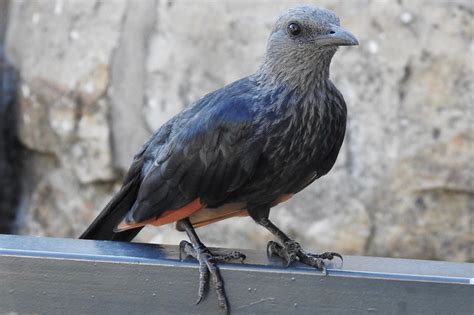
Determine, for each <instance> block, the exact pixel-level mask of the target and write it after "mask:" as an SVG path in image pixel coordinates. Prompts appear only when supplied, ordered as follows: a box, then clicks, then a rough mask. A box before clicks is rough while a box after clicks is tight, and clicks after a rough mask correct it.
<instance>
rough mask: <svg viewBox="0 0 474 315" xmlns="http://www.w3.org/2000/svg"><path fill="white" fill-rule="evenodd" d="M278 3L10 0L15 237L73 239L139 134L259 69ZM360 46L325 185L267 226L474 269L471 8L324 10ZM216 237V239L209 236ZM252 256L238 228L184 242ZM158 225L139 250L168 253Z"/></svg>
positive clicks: (344, 63)
mask: <svg viewBox="0 0 474 315" xmlns="http://www.w3.org/2000/svg"><path fill="white" fill-rule="evenodd" d="M295 4H296V2H291V1H277V2H275V1H256V2H255V1H231V0H228V1H219V2H217V1H185V0H180V1H171V0H170V1H152V0H143V1H130V0H129V1H126V0H121V1H118V0H117V1H61V0H56V1H53V0H47V1H41V2H39V1H34V2H29V1H11V8H10V12H9V25H8V29H7V40H6V45H7V52H8V56H9V58H10V61H11V62H12V63H13V64H14V65H15V67H16V68H17V70H18V71H19V73H20V75H21V84H20V95H19V98H20V101H19V120H20V129H19V130H20V139H21V143H22V144H23V146H24V147H25V148H26V150H27V154H26V157H25V159H26V160H25V164H26V165H27V172H26V173H27V175H26V176H28V177H27V182H28V184H29V185H28V187H26V189H25V193H24V195H25V196H24V200H25V202H24V204H25V207H24V210H23V212H22V213H21V214H22V215H21V216H20V222H19V224H20V225H21V228H22V229H21V232H22V233H27V234H36V235H51V236H61V237H75V236H77V235H78V234H79V233H80V232H81V231H82V230H83V229H84V228H85V227H86V225H87V224H88V223H89V222H90V221H91V220H92V219H93V218H94V217H95V215H96V214H97V213H98V211H100V209H101V208H102V207H103V206H104V205H105V203H106V202H107V201H108V200H109V198H110V196H111V195H112V194H113V193H114V192H115V191H116V190H117V189H118V188H119V185H120V181H121V178H122V176H123V174H124V172H125V170H126V169H127V167H128V165H129V163H130V161H131V157H132V156H133V154H134V152H135V151H137V150H138V149H139V148H140V146H141V144H142V142H143V141H144V140H145V139H146V138H147V137H148V136H149V135H150V133H151V132H152V131H153V130H154V129H155V128H158V127H159V126H160V125H161V124H162V123H164V122H165V121H167V120H168V119H169V118H170V117H171V116H173V115H174V114H176V113H177V112H179V111H180V110H181V109H182V108H184V107H185V106H186V105H188V104H189V103H190V102H192V101H193V100H195V99H196V98H198V97H200V96H202V95H204V94H205V93H207V92H208V91H210V90H213V89H216V88H218V87H221V86H223V85H225V84H226V83H229V82H231V81H233V80H235V79H238V78H240V77H242V76H245V75H248V74H250V73H252V72H253V71H254V70H255V69H256V67H257V66H258V64H259V62H260V60H261V58H262V55H263V52H264V48H265V43H266V39H267V37H268V34H269V31H270V28H271V27H272V25H273V22H274V21H275V19H276V17H277V16H278V14H279V12H281V11H282V10H284V9H285V8H288V7H291V6H294V5H295ZM317 4H318V5H321V6H324V7H327V8H330V9H332V10H334V11H336V12H337V13H338V15H339V16H340V17H341V20H342V24H343V25H344V26H345V27H346V28H347V29H349V30H351V31H352V32H353V33H354V34H355V35H356V36H357V37H358V38H359V40H360V43H361V45H360V46H359V47H354V48H341V49H340V51H339V52H338V54H337V55H336V57H335V58H334V61H333V66H332V78H333V81H334V82H335V84H336V85H337V86H338V87H339V88H340V90H341V91H342V92H343V94H344V96H345V98H346V101H347V103H348V107H349V123H348V131H347V135H346V139H345V143H344V146H343V148H342V150H341V154H340V156H339V159H338V161H337V163H336V165H335V167H334V169H333V170H332V171H331V172H330V174H329V175H327V176H326V177H324V178H322V179H320V180H319V181H317V182H316V183H315V184H313V185H312V186H311V187H309V188H308V189H306V190H305V191H304V192H302V193H300V194H299V195H298V196H296V197H294V198H293V199H292V200H291V201H289V202H287V203H285V204H283V205H280V206H278V207H276V208H275V209H274V210H273V211H272V214H271V217H272V218H273V219H274V220H275V222H276V223H277V225H279V226H280V227H281V228H282V229H284V230H285V231H288V232H289V234H290V235H291V236H292V237H295V238H297V239H298V240H301V242H302V243H303V245H304V246H306V247H307V248H312V249H315V250H316V249H318V250H335V251H340V252H342V253H345V254H368V255H382V256H396V257H412V258H429V259H444V260H457V261H469V260H470V261H472V260H474V252H473V249H472V242H473V240H474V236H473V231H472V229H473V223H474V179H473V178H474V170H473V167H472V161H473V160H474V149H473V148H474V136H473V132H472V131H473V130H472V128H473V127H472V126H474V121H473V120H474V117H473V99H472V96H473V94H472V91H473V88H474V76H473V61H472V60H473V59H472V54H473V52H474V41H473V29H474V27H473V22H472V21H473V16H474V8H473V5H472V2H471V1H469V0H465V1H461V0H460V1H402V0H400V1H384V0H377V1H368V0H356V1H350V2H349V1H329V0H321V1H318V2H317ZM223 231H226V233H223ZM199 233H200V234H201V235H202V238H203V241H205V242H207V244H209V245H219V246H234V247H240V248H253V247H259V248H263V246H264V245H265V243H266V241H267V240H269V239H271V235H270V234H269V233H267V232H266V231H265V230H264V229H262V228H260V227H258V226H257V225H255V224H253V223H252V222H251V219H249V218H242V219H233V220H227V221H222V222H220V223H218V224H215V225H212V226H209V227H204V228H201V229H200V230H199ZM183 236H184V235H182V234H180V233H178V232H176V231H174V229H173V227H172V226H171V225H170V226H165V227H161V228H157V229H147V230H145V231H144V232H143V233H141V235H140V237H139V239H140V240H142V241H153V242H160V243H161V242H163V243H177V242H178V241H179V240H180V239H182V238H183Z"/></svg>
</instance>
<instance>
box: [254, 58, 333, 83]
mask: <svg viewBox="0 0 474 315" xmlns="http://www.w3.org/2000/svg"><path fill="white" fill-rule="evenodd" d="M333 55H334V54H333V53H326V54H321V55H315V56H313V57H312V58H311V59H309V60H308V59H305V60H299V59H297V58H295V59H291V58H288V59H284V60H278V59H274V58H271V57H272V56H268V55H267V56H266V57H265V59H264V62H263V63H262V65H261V66H260V67H259V69H258V71H257V72H256V73H255V75H254V76H255V78H256V80H257V82H258V83H259V84H261V85H263V86H278V85H284V86H287V87H289V88H290V89H292V90H293V89H296V90H301V91H308V89H314V88H317V87H318V86H323V85H326V84H327V83H328V82H329V68H330V64H331V59H332V57H333Z"/></svg>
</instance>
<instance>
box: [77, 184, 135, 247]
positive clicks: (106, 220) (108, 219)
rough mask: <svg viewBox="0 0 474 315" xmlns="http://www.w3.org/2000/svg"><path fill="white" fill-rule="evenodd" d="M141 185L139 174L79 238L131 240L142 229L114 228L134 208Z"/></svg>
mask: <svg viewBox="0 0 474 315" xmlns="http://www.w3.org/2000/svg"><path fill="white" fill-rule="evenodd" d="M139 187H140V184H139V179H138V176H137V178H134V179H132V180H130V181H128V183H126V184H125V185H124V186H123V187H122V189H121V190H120V191H119V192H118V193H117V194H116V195H115V196H114V197H113V198H112V200H111V201H110V202H109V203H108V204H107V206H106V207H105V208H104V210H102V212H101V213H100V214H99V215H98V216H97V218H96V219H95V220H94V222H92V224H91V225H90V226H89V227H88V228H87V230H85V231H84V233H82V235H81V236H79V238H81V239H90V240H110V241H127V242H129V241H131V240H132V239H133V238H134V237H135V236H136V235H137V234H138V233H139V232H140V230H141V229H142V228H141V227H140V228H135V229H131V230H126V231H123V232H114V228H115V227H116V226H117V224H119V223H120V221H122V219H123V218H124V217H125V215H126V214H127V212H128V211H129V210H130V209H131V208H132V206H133V204H134V202H135V200H136V198H137V193H138V189H139Z"/></svg>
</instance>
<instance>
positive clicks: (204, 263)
mask: <svg viewBox="0 0 474 315" xmlns="http://www.w3.org/2000/svg"><path fill="white" fill-rule="evenodd" d="M178 224H179V226H180V228H182V229H184V230H185V231H186V234H187V235H188V237H189V240H190V241H191V243H189V242H187V241H181V243H180V244H179V247H180V252H184V253H185V254H186V255H187V256H191V257H194V258H195V259H196V260H198V261H199V289H198V300H197V301H196V304H199V303H200V302H201V301H202V299H203V298H204V296H205V294H206V292H207V287H208V283H209V274H211V276H212V279H213V281H214V286H215V289H216V292H217V299H218V300H219V306H220V307H221V308H223V309H224V310H225V311H226V312H229V302H228V300H227V296H226V294H225V290H224V281H223V280H222V276H221V274H220V271H219V268H218V267H217V265H216V263H219V262H228V261H230V260H234V259H240V260H241V261H243V260H244V259H245V255H244V254H242V253H240V252H238V251H232V252H230V253H228V254H213V253H211V251H210V250H209V249H208V248H207V247H206V246H204V244H203V243H202V242H201V240H199V237H198V236H197V234H196V231H194V228H193V226H192V224H191V223H190V222H189V220H188V219H183V220H180V221H179V222H178ZM180 255H181V253H180Z"/></svg>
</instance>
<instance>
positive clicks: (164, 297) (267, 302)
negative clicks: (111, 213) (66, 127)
mask: <svg viewBox="0 0 474 315" xmlns="http://www.w3.org/2000/svg"><path fill="white" fill-rule="evenodd" d="M244 252H245V254H246V255H247V257H248V258H247V260H246V261H245V264H222V265H221V266H220V267H221V271H222V275H223V278H224V281H225V288H226V292H227V295H228V297H229V301H230V304H231V309H232V313H233V314H289V313H298V314H315V313H318V314H320V313H324V314H359V313H383V314H400V313H403V314H407V313H409V314H426V313H429V314H447V313H456V314H473V311H474V298H473V297H474V285H472V284H474V264H470V263H451V262H438V261H423V260H407V259H391V258H376V257H357V256H345V257H344V258H345V259H344V264H343V265H341V263H340V262H339V261H336V262H332V263H331V264H330V265H329V269H328V276H323V275H321V273H320V272H318V271H317V270H314V269H312V268H308V267H306V266H304V265H298V264H297V265H296V266H293V267H290V268H283V266H282V263H281V261H280V260H279V259H273V258H267V257H266V255H265V252H264V250H262V251H254V250H244ZM178 256H179V255H178V249H177V247H176V246H161V245H153V244H136V243H121V242H107V241H88V240H74V239H58V238H44V237H31V236H12V235H0V283H1V285H0V313H2V314H3V313H20V314H24V313H30V314H31V313H35V314H36V313H47V314H110V313H114V314H151V313H153V314H157V313H158V314H170V313H172V314H176V313H179V314H214V313H216V314H221V312H220V310H219V309H218V307H217V301H216V296H215V293H214V291H213V290H212V286H211V289H210V290H209V294H208V297H207V298H206V299H205V300H204V301H203V302H202V303H201V304H199V305H197V306H195V305H194V302H195V300H196V297H197V284H198V270H197V269H198V266H197V264H196V263H195V262H194V261H192V260H186V261H180V260H179V257H178ZM470 284H471V285H470Z"/></svg>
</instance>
